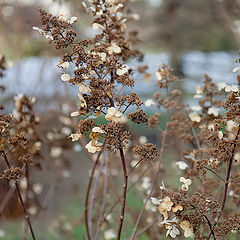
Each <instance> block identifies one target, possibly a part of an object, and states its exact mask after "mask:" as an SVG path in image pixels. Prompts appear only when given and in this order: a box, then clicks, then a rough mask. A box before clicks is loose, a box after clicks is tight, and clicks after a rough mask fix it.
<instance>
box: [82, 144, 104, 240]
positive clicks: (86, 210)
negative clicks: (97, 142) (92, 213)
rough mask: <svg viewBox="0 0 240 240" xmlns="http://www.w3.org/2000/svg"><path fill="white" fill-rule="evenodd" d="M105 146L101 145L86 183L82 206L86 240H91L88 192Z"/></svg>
mask: <svg viewBox="0 0 240 240" xmlns="http://www.w3.org/2000/svg"><path fill="white" fill-rule="evenodd" d="M105 144H106V143H104V144H103V147H102V149H101V151H100V152H99V154H98V156H97V159H96V161H95V163H94V166H93V168H92V171H91V175H90V178H89V181H88V187H87V193H86V197H85V204H84V208H85V210H84V214H85V227H86V232H87V239H88V240H91V239H92V236H91V234H90V230H89V218H88V202H89V196H90V191H91V186H92V182H93V178H94V174H95V171H96V168H97V165H98V162H99V159H100V156H101V154H102V152H103V151H104V149H105Z"/></svg>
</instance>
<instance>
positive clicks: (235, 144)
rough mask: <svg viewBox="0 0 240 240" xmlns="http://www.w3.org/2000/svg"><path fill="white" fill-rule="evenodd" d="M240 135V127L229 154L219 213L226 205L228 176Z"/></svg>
mask: <svg viewBox="0 0 240 240" xmlns="http://www.w3.org/2000/svg"><path fill="white" fill-rule="evenodd" d="M239 134H240V126H238V132H237V137H236V139H235V142H234V145H233V149H232V152H231V159H230V160H229V162H228V167H227V173H226V179H225V185H224V194H223V201H222V207H221V211H222V212H223V210H224V207H225V204H226V200H227V192H228V186H229V179H230V175H231V170H232V165H233V160H234V153H235V150H236V147H237V142H238V137H239Z"/></svg>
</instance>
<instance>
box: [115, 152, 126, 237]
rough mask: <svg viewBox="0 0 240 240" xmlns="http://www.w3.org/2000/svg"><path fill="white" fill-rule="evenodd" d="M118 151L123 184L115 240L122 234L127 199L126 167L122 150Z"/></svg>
mask: <svg viewBox="0 0 240 240" xmlns="http://www.w3.org/2000/svg"><path fill="white" fill-rule="evenodd" d="M119 151H120V157H121V163H122V169H123V179H124V184H123V194H122V207H121V215H120V221H119V226H118V234H117V240H120V237H121V232H122V225H123V220H124V213H125V206H126V197H127V183H128V175H127V167H126V162H125V158H124V153H123V149H122V148H120V149H119Z"/></svg>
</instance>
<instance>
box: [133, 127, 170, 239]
mask: <svg viewBox="0 0 240 240" xmlns="http://www.w3.org/2000/svg"><path fill="white" fill-rule="evenodd" d="M166 136H167V129H166V130H165V131H164V132H163V136H162V147H161V150H160V156H159V163H158V169H157V172H156V174H155V177H154V180H153V185H152V188H151V191H150V192H149V194H148V196H147V199H146V201H145V202H144V205H143V207H142V210H141V212H140V213H139V215H138V219H137V222H136V224H135V227H134V230H133V233H132V236H131V238H130V240H133V239H134V238H135V236H136V233H137V228H138V225H139V223H140V220H141V218H142V215H143V212H144V210H145V206H146V204H147V202H148V200H149V199H150V197H151V195H152V193H153V189H154V187H155V185H156V183H157V180H158V175H159V173H160V170H161V163H162V157H163V152H164V147H165V140H166Z"/></svg>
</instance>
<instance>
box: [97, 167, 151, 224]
mask: <svg viewBox="0 0 240 240" xmlns="http://www.w3.org/2000/svg"><path fill="white" fill-rule="evenodd" d="M149 169H150V167H149V166H148V167H147V168H146V169H145V170H144V171H143V172H142V174H141V175H140V176H139V178H138V180H137V181H136V182H134V183H133V184H132V185H131V186H130V187H129V188H128V189H127V193H128V192H129V191H131V190H132V189H133V188H134V187H135V186H136V185H137V184H138V183H139V182H140V181H141V179H142V177H143V176H144V175H145V173H146V172H147V171H148V170H149ZM120 200H121V198H120V197H118V198H117V200H116V201H115V202H114V203H113V204H112V206H111V207H110V210H108V212H107V213H106V214H105V216H104V219H103V220H102V222H101V224H102V223H103V222H104V221H105V220H106V216H108V215H109V214H111V213H112V211H113V210H114V209H115V207H116V206H117V205H118V203H119V202H120Z"/></svg>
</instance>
